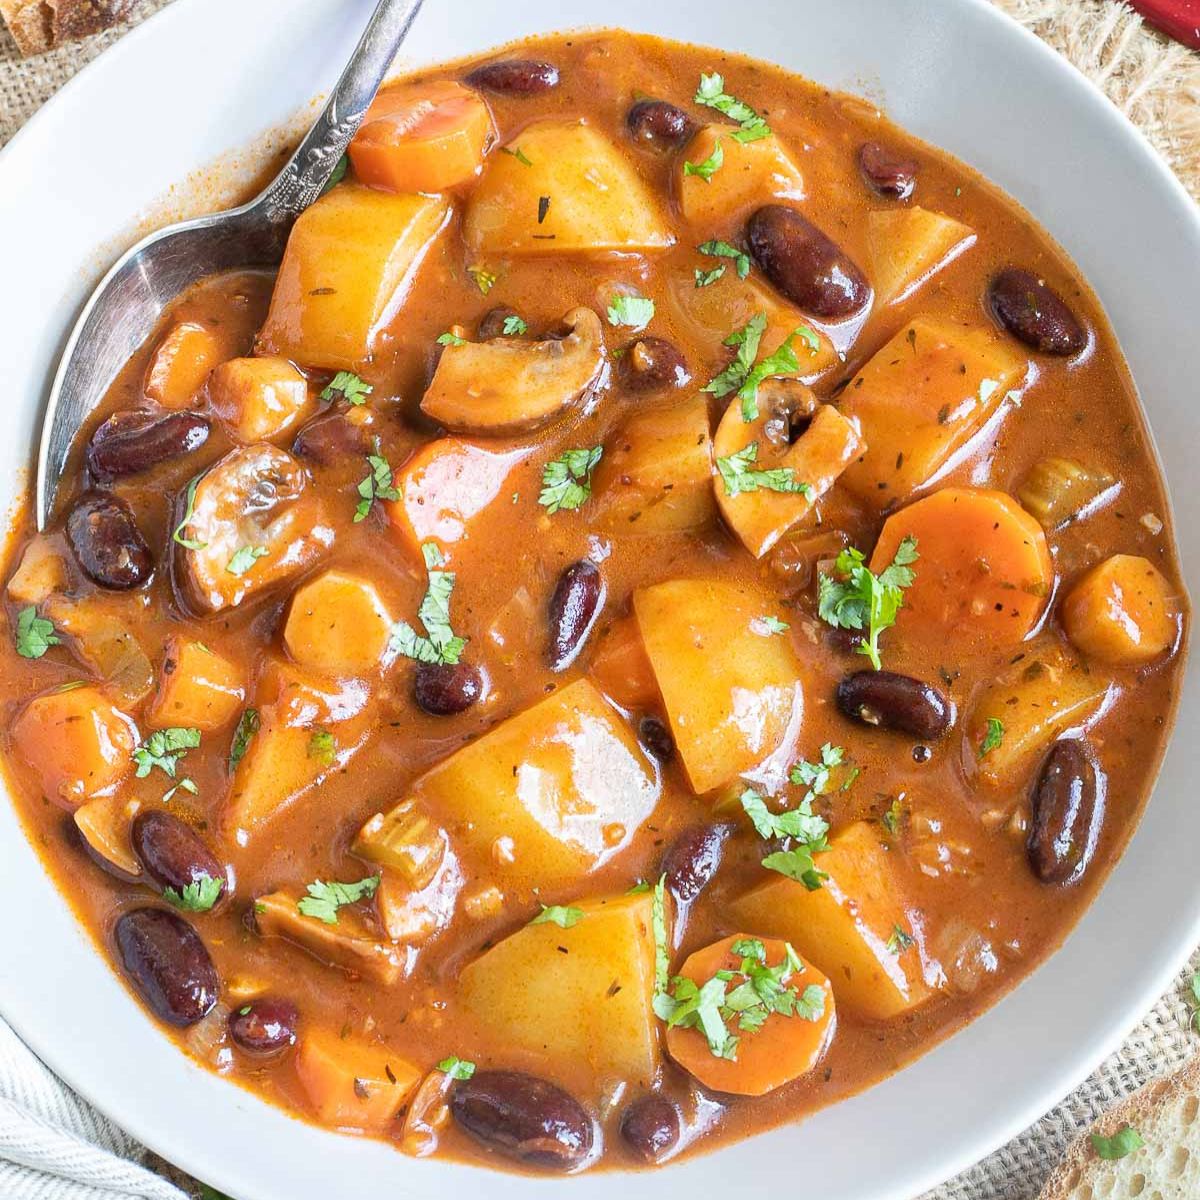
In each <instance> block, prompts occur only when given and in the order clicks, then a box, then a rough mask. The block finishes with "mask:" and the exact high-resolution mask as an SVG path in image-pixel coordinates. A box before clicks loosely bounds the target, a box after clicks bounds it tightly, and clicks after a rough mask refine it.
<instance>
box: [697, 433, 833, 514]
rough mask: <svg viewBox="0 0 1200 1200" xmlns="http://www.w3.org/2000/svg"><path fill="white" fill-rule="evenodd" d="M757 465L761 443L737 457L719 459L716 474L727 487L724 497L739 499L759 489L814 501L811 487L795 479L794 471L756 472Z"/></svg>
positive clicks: (728, 456)
mask: <svg viewBox="0 0 1200 1200" xmlns="http://www.w3.org/2000/svg"><path fill="white" fill-rule="evenodd" d="M757 461H758V443H757V442H751V443H750V445H748V446H746V447H745V448H744V449H742V450H739V451H738V452H737V453H736V454H730V455H727V456H726V457H725V458H718V459H717V470H718V471H719V472H720V475H721V482H722V483H724V485H725V494H726V495H728V496H737V495H739V494H740V493H742V492H757V491H758V490H759V489H760V488H761V489H762V490H764V491H768V492H796V493H799V494H800V495H802V496H806V497H807V498H808V499H809V500H811V499H812V498H813V489H812V485H811V484H808V483H802V482H800V481H798V480H797V479H795V478H794V475H795V472H794V470H793V469H792V468H791V467H771V468H770V469H768V470H765V471H759V470H755V468H754V464H755V462H757Z"/></svg>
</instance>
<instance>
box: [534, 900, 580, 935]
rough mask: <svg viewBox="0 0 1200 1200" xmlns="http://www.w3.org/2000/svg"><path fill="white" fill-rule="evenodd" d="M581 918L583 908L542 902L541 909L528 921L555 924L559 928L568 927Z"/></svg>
mask: <svg viewBox="0 0 1200 1200" xmlns="http://www.w3.org/2000/svg"><path fill="white" fill-rule="evenodd" d="M582 920H583V909H582V908H572V907H571V906H570V905H562V904H543V905H542V911H541V912H540V913H538V915H537V916H536V917H534V918H533V920H532V921H530V922H529V923H530V925H557V926H558V927H559V929H570V928H571V926H572V925H578V924H579V922H580V921H582Z"/></svg>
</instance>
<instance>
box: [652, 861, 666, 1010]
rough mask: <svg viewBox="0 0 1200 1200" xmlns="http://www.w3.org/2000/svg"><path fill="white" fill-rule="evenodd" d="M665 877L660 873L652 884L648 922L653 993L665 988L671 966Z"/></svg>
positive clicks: (658, 992) (663, 990) (657, 993)
mask: <svg viewBox="0 0 1200 1200" xmlns="http://www.w3.org/2000/svg"><path fill="white" fill-rule="evenodd" d="M666 890H667V877H666V875H660V876H659V877H658V882H657V883H656V884H655V885H654V900H653V902H652V903H651V905H650V924H651V927H652V928H653V930H654V994H655V995H656V996H657V995H659V994H660V993H661V992H665V991H666V990H667V978H668V974H669V972H670V967H671V948H670V946H669V944H668V942H667V898H666Z"/></svg>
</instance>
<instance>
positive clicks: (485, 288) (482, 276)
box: [467, 267, 496, 296]
mask: <svg viewBox="0 0 1200 1200" xmlns="http://www.w3.org/2000/svg"><path fill="white" fill-rule="evenodd" d="M467 274H468V275H470V277H471V278H472V279H473V280H475V286H476V287H477V288H478V289H479V293H480V295H482V296H486V295H487V294H488V292H490V291H491V290H492V288H494V287H495V286H496V272H495V271H489V270H488V269H487V268H486V267H468V268H467Z"/></svg>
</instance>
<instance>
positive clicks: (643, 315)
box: [608, 293, 654, 329]
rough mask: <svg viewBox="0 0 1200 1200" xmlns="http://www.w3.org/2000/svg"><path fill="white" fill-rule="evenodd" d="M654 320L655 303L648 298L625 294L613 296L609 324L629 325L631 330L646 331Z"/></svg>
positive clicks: (609, 308) (609, 307)
mask: <svg viewBox="0 0 1200 1200" xmlns="http://www.w3.org/2000/svg"><path fill="white" fill-rule="evenodd" d="M652 320H654V301H653V300H651V299H650V298H649V297H647V296H630V295H627V294H624V293H620V294H618V295H615V296H613V298H612V300H611V301H609V305H608V323H609V324H610V325H627V326H628V327H629V328H631V329H645V328H646V326H647V325H649V324H650V322H651V321H652Z"/></svg>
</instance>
